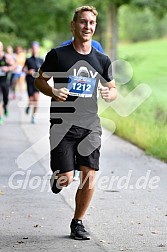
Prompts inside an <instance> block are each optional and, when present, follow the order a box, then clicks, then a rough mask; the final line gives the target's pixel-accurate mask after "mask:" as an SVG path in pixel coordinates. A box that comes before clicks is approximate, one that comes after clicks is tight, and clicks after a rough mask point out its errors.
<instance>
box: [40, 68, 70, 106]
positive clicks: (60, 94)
mask: <svg viewBox="0 0 167 252" xmlns="http://www.w3.org/2000/svg"><path fill="white" fill-rule="evenodd" d="M49 79H50V77H49V78H48V77H44V76H43V72H42V70H39V76H38V77H37V78H36V79H35V87H36V88H37V89H38V90H39V91H40V92H42V93H43V94H45V95H47V96H50V97H52V98H53V99H55V100H56V101H65V100H66V99H67V96H68V94H69V91H68V89H67V88H60V89H56V88H53V87H51V86H50V85H49V84H48V83H47V81H48V80H49Z"/></svg>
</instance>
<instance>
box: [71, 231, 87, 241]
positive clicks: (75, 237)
mask: <svg viewBox="0 0 167 252" xmlns="http://www.w3.org/2000/svg"><path fill="white" fill-rule="evenodd" d="M70 237H71V238H72V239H75V240H83V241H84V240H90V238H91V237H78V236H75V234H74V233H71V234H70Z"/></svg>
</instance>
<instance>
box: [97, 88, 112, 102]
mask: <svg viewBox="0 0 167 252" xmlns="http://www.w3.org/2000/svg"><path fill="white" fill-rule="evenodd" d="M99 90H100V94H101V97H102V98H103V99H104V100H108V99H110V89H109V88H108V87H103V86H101V87H100V88H99Z"/></svg>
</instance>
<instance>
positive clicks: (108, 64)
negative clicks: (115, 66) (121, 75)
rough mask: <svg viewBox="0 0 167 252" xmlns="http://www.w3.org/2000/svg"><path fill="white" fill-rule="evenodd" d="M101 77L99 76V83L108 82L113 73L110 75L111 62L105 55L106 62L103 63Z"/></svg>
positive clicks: (111, 78)
mask: <svg viewBox="0 0 167 252" xmlns="http://www.w3.org/2000/svg"><path fill="white" fill-rule="evenodd" d="M102 77H103V78H101V83H102V84H105V83H106V82H110V81H112V80H113V75H112V64H111V60H110V59H109V57H108V56H107V60H106V63H105V65H104V71H103V75H102Z"/></svg>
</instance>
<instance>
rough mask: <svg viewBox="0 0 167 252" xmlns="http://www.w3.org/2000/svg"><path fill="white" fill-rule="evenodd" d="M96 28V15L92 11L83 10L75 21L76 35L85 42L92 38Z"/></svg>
mask: <svg viewBox="0 0 167 252" xmlns="http://www.w3.org/2000/svg"><path fill="white" fill-rule="evenodd" d="M95 28H96V16H95V15H94V14H93V13H92V12H91V11H83V12H81V13H80V14H79V15H78V19H77V21H76V22H73V29H74V34H75V37H77V38H79V39H80V40H82V41H83V42H86V41H89V40H91V39H92V36H93V34H94V32H95Z"/></svg>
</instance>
